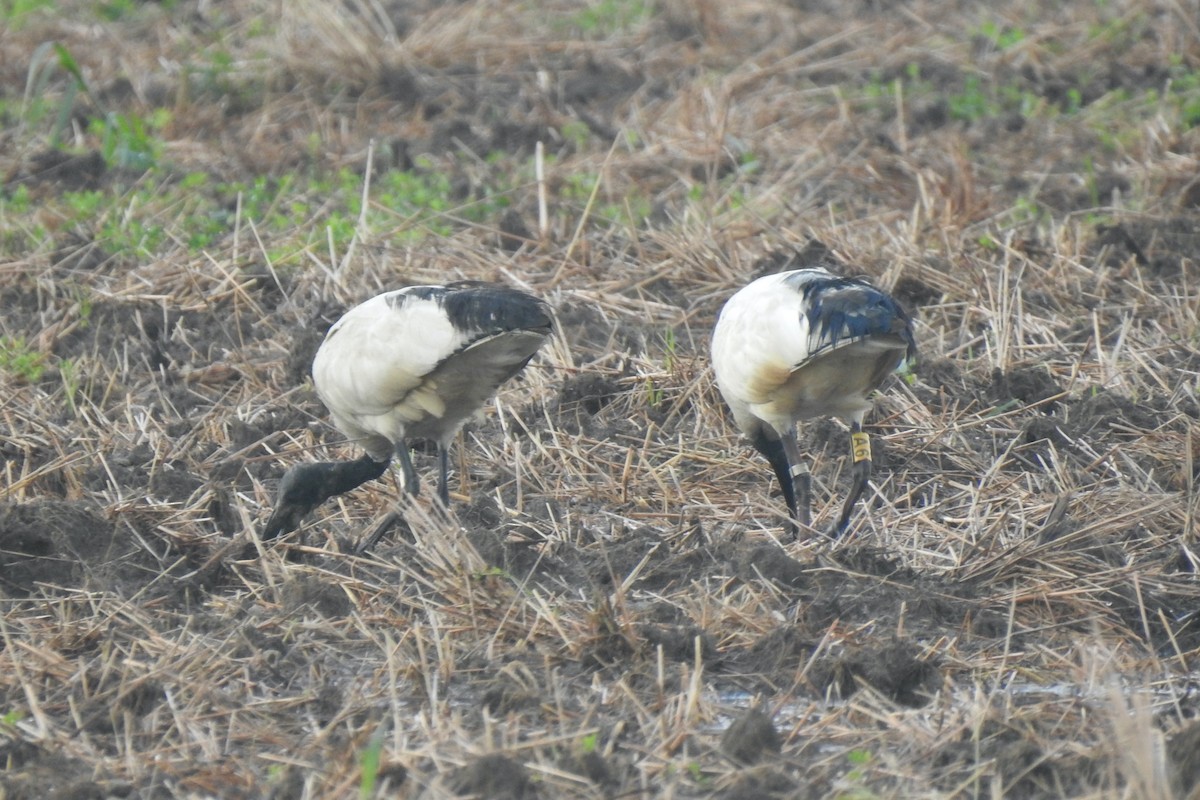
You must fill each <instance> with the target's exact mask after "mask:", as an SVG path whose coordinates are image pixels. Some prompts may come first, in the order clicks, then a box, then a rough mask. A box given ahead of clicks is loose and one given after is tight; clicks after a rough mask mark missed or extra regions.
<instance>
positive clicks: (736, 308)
mask: <svg viewBox="0 0 1200 800" xmlns="http://www.w3.org/2000/svg"><path fill="white" fill-rule="evenodd" d="M915 354H916V346H915V343H914V342H913V332H912V321H911V320H910V319H909V317H908V315H907V314H905V313H904V310H903V309H902V308H900V306H899V305H898V304H897V303H896V301H895V300H894V299H892V297H890V296H889V295H887V294H886V293H884V292H882V291H880V290H878V289H876V288H875V287H873V286H871V285H870V284H869V283H867V282H866V281H863V280H859V279H856V278H841V277H838V276H836V275H833V274H831V273H830V272H828V271H826V270H825V269H821V268H810V269H799V270H793V271H790V272H781V273H778V274H776V275H767V276H766V277H762V278H759V279H758V280H755V281H753V282H752V283H750V284H749V285H748V286H746V287H745V288H743V289H741V290H740V291H738V292H737V293H736V294H734V295H733V297H731V298H730V299H729V301H728V302H727V303H726V304H725V307H724V308H723V309H722V310H721V315H720V317H719V318H718V320H717V325H716V328H715V329H714V330H713V337H712V364H713V371H714V373H716V379H717V387H718V388H719V389H720V390H721V395H722V396H723V397H724V398H725V402H726V403H728V404H729V408H730V409H731V410H732V411H733V418H734V421H735V422H736V423H737V425H738V427H739V428H740V429H741V430H742V432H743V433H744V434H745V435H746V436H747V437H748V438H749V439H750V442H751V443H752V444H753V445H754V447H755V449H757V450H758V451H759V452H760V453H762V454H763V455H764V456H766V458H767V460H768V461H769V462H771V467H772V468H773V469H774V471H775V476H776V477H777V478H778V479H779V483H780V486H781V488H782V489H783V497H784V500H786V501H787V505H788V510H789V511H790V512H791V516H792V531H793V533H795V532H796V525H797V524H798V525H801V526H804V527H808V526H809V523H810V519H811V516H810V510H809V504H810V500H809V484H810V477H809V471H808V464H807V462H805V461H804V459H803V458H801V456H800V449H799V446H798V445H797V443H796V422H797V421H798V420H801V419H806V418H809V417H818V416H826V415H829V416H838V417H841V418H842V419H844V420H846V421H847V422H848V423H849V424H850V452H851V457H852V459H853V462H854V466H853V469H852V481H853V482H852V484H851V487H850V494H849V495H848V496H847V498H846V503H845V505H844V506H843V507H842V512H841V515H840V516H839V517H838V520H837V522H836V523H835V524H834V526H833V529H832V531H831V533H832V534H833V535H838V534H840V533H842V532H843V531H845V529H846V524H847V522H848V521H849V519H850V513H851V511H852V510H853V509H854V504H855V503H856V502H858V498H859V496H860V495H861V494H862V492H863V489H864V488H866V485H867V481H868V480H869V479H870V476H871V444H870V439H869V438H868V437H867V434H866V433H865V432H864V431H863V429H862V422H863V418H864V417H865V416H866V413H867V411H868V409H870V407H871V401H870V400H869V399H868V396H869V395H870V394H871V392H873V391H874V390H875V389H876V388H878V387H879V385H880V384H881V383H883V380H884V378H886V377H887V376H888V375H889V374H890V373H891V372H893V371H894V370H895V369H896V367H898V366H899V365H900V363H901V362H902V361H903V360H904V359H906V358H908V359H912V358H913V357H914V356H915Z"/></svg>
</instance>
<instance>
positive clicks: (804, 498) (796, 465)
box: [783, 431, 812, 528]
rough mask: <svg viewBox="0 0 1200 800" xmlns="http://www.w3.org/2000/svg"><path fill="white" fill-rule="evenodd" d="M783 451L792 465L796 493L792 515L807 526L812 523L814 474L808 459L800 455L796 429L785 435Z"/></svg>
mask: <svg viewBox="0 0 1200 800" xmlns="http://www.w3.org/2000/svg"><path fill="white" fill-rule="evenodd" d="M783 451H784V453H786V454H787V458H788V462H789V463H790V464H791V465H792V466H791V470H790V475H791V480H792V486H793V487H794V491H795V494H796V508H795V509H794V510H793V512H792V515H793V517H794V518H795V520H796V522H798V523H800V524H801V525H803V526H804V527H805V528H807V527H810V526H811V524H812V475H811V474H810V473H809V471H808V459H806V458H804V456H802V455H800V446H799V445H798V444H797V443H796V433H795V431H788V433H787V435H786V436H784V437H783Z"/></svg>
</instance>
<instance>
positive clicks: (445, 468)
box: [437, 442, 450, 508]
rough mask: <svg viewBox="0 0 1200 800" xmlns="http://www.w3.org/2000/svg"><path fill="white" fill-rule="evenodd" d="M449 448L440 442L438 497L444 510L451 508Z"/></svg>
mask: <svg viewBox="0 0 1200 800" xmlns="http://www.w3.org/2000/svg"><path fill="white" fill-rule="evenodd" d="M448 450H449V448H448V447H446V443H445V442H438V488H437V496H438V499H439V500H441V501H442V508H450V485H449V479H448V478H447V477H446V475H447V473H449V471H450V456H449V453H448Z"/></svg>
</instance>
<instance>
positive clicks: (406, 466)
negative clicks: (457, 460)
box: [354, 439, 421, 554]
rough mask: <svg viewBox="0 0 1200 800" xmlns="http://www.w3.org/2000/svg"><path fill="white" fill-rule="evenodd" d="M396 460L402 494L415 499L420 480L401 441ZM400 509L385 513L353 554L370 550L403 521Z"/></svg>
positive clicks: (406, 446)
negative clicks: (398, 465) (398, 464)
mask: <svg viewBox="0 0 1200 800" xmlns="http://www.w3.org/2000/svg"><path fill="white" fill-rule="evenodd" d="M396 460H397V461H399V462H400V483H401V484H402V490H403V492H404V494H406V495H409V496H410V497H416V495H417V492H418V491H420V489H421V479H420V478H418V477H417V470H416V468H415V467H413V463H412V456H411V455H409V452H408V444H407V443H406V442H405V441H404V440H403V439H401V440H400V441H399V442H397V443H396ZM403 503H404V498H401V499H400V504H401V505H402V504H403ZM400 507H401V506H400V505H397V507H396V508H394V509H392V510H391V511H389V512H388V513H387V516H385V517H384V518H383V519H382V520H381V521H380V522H379V524H378V525H376V526H375V530H373V531H371V533H370V534H369V535H368V536H367V538H365V539H363V540H362V542H360V543H359V545H358V547H357V548H355V550H354V552H355V553H356V554H362V553H365V552H366V551H367V550H370V549H371V548H372V547H374V546H375V545H376V544H377V543H378V542H379V540H380V539H382V538H383V536H384V534H386V533H387V532H388V531H390V530H391V529H392V528H394V527H396V523H398V522H400V521H401V520H403V519H404V515H403V514H401V513H400Z"/></svg>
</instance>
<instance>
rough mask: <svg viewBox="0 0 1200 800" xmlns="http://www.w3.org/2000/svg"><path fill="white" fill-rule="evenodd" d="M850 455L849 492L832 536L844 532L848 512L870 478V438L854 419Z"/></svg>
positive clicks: (849, 512) (851, 427)
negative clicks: (851, 464) (851, 460)
mask: <svg viewBox="0 0 1200 800" xmlns="http://www.w3.org/2000/svg"><path fill="white" fill-rule="evenodd" d="M850 455H851V458H852V459H853V461H854V465H853V466H852V467H851V468H850V494H848V495H846V503H845V505H843V506H842V513H841V514H840V515H839V516H838V521H837V523H836V524H835V525H834V526H833V530H832V531H831V533H832V535H834V536H841V535H842V534H843V533H845V532H846V526H847V524H849V522H850V514H851V513H852V512H853V511H854V506H855V504H856V503H857V502H858V498H860V497H862V493H863V490H864V489H866V488H867V482H868V481H870V480H871V439H870V437H869V436H868V435H867V433H866V431H864V430H863V429H862V422H861V421H857V420H856V421H855V422H854V423H853V424H851V426H850Z"/></svg>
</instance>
